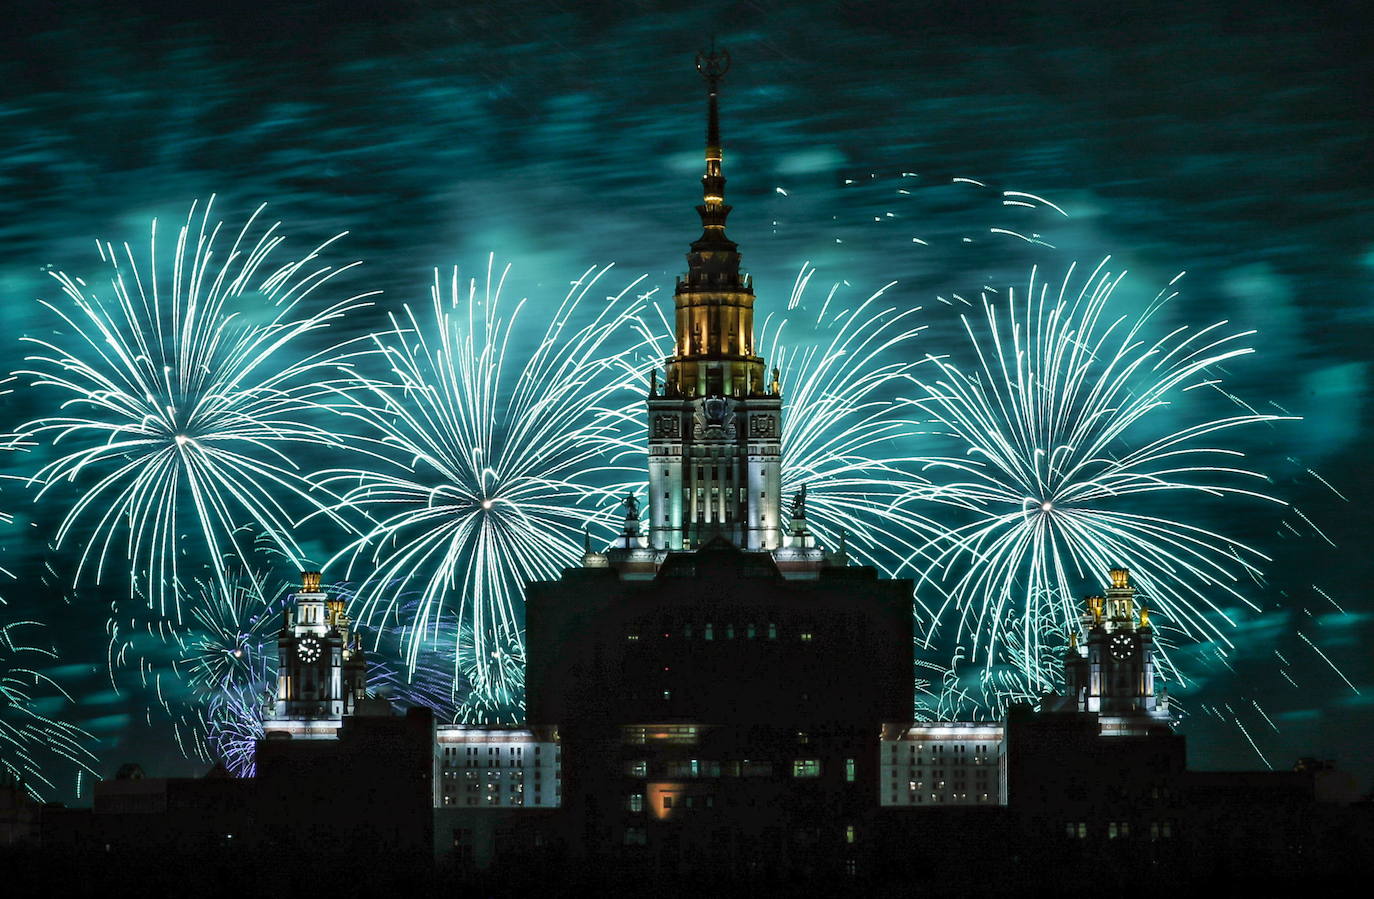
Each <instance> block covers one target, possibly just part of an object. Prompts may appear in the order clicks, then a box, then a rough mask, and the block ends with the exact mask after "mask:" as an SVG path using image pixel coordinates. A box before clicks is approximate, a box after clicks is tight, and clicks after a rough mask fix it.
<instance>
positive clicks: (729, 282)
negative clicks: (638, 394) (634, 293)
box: [655, 43, 776, 397]
mask: <svg viewBox="0 0 1374 899" xmlns="http://www.w3.org/2000/svg"><path fill="white" fill-rule="evenodd" d="M696 65H697V71H698V72H700V73H701V75H702V77H703V78H704V79H706V99H707V107H706V113H707V114H706V173H705V174H704V175H702V177H701V205H700V206H698V207H697V214H698V215H699V216H700V217H701V237H699V238H698V239H697V240H696V241H695V242H694V243H693V244H692V247H691V250H690V251H689V252H688V253H687V274H686V275H685V276H684V277H682V278H679V279H678V281H677V290H676V291H675V293H674V299H673V305H674V310H675V318H676V323H675V327H674V334H675V335H676V337H677V343H676V347H675V349H674V353H673V355H672V357H671V358H670V359H668V360H667V363H668V371H667V377H666V378H665V383H664V386H663V391H664V392H663V395H664V396H688V397H691V396H734V397H741V396H763V395H765V394H766V393H767V391H768V389H769V386H770V385H769V384H768V381H767V380H766V378H765V376H764V366H763V360H762V359H761V358H759V357H758V356H756V355H755V353H754V288H753V284H752V283H751V281H750V279H749V276H748V275H743V274H741V273H740V254H739V248H738V246H737V245H736V244H735V242H734V241H732V240H730V239H729V238H728V237H726V236H725V218H726V216H728V215H729V214H730V207H729V206H727V205H726V203H725V175H724V174H723V172H722V170H721V159H722V152H721V140H720V103H719V96H720V82H721V79H722V78H723V77H724V76H725V73H726V72H727V71H728V70H729V68H730V54H729V53H728V52H726V51H724V50H720V51H717V50H716V48H715V45H714V43H713V44H712V46H711V50H710V52H706V53H698V54H697V61H696ZM656 386H657V385H656V384H655V387H656ZM775 393H776V391H775Z"/></svg>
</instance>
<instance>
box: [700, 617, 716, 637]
mask: <svg viewBox="0 0 1374 899" xmlns="http://www.w3.org/2000/svg"><path fill="white" fill-rule="evenodd" d="M702 636H703V637H705V638H706V639H707V640H714V639H716V629H715V627H714V626H713V625H712V624H711V622H709V621H708V622H706V632H705V633H703V634H702Z"/></svg>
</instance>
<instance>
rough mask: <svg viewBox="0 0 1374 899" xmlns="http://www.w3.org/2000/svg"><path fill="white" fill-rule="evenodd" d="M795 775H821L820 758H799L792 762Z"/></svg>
mask: <svg viewBox="0 0 1374 899" xmlns="http://www.w3.org/2000/svg"><path fill="white" fill-rule="evenodd" d="M792 776H793V777H820V776H821V761H820V759H797V760H796V761H794V762H792Z"/></svg>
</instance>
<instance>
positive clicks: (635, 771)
mask: <svg viewBox="0 0 1374 899" xmlns="http://www.w3.org/2000/svg"><path fill="white" fill-rule="evenodd" d="M625 771H626V773H627V774H629V775H630V776H631V777H648V776H649V763H648V761H646V760H644V759H640V760H638V761H634V762H629V763H627V764H626V765H625Z"/></svg>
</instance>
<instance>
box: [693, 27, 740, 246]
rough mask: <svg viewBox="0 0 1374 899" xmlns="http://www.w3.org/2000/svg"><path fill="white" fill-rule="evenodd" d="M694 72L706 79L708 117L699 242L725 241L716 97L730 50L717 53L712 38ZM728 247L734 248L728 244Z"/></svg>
mask: <svg viewBox="0 0 1374 899" xmlns="http://www.w3.org/2000/svg"><path fill="white" fill-rule="evenodd" d="M697 71H698V72H700V73H701V77H702V78H705V79H706V97H707V116H706V174H704V175H702V176H701V200H702V203H701V205H700V206H698V207H697V214H698V215H700V216H701V226H702V228H703V229H704V233H703V234H702V236H701V241H698V243H710V244H715V243H724V242H725V217H726V216H727V215H729V214H730V207H729V206H726V205H725V175H724V174H722V172H721V165H720V163H721V151H720V108H719V103H718V100H717V98H718V97H719V94H720V80H721V79H722V78H724V77H725V73H726V72H728V71H730V52H729V51H728V50H721V51H720V52H716V41H715V39H714V38H712V39H711V50H710V52H708V53H698V54H697ZM729 249H732V250H733V249H734V246H733V245H731V246H730V247H729Z"/></svg>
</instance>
